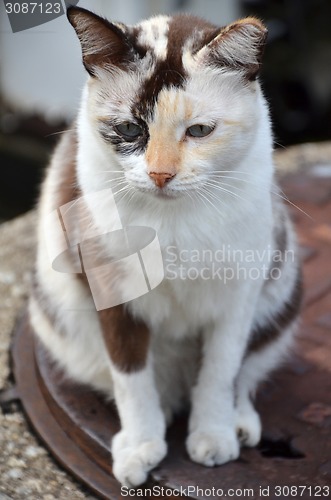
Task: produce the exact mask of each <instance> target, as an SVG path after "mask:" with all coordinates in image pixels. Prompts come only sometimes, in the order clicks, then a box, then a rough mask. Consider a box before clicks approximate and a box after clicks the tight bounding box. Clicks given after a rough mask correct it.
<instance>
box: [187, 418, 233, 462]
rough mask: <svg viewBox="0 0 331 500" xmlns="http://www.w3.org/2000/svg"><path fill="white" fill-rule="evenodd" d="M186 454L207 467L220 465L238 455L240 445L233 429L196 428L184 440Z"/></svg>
mask: <svg viewBox="0 0 331 500" xmlns="http://www.w3.org/2000/svg"><path fill="white" fill-rule="evenodd" d="M186 447H187V451H188V454H189V456H190V458H191V460H193V462H197V463H199V464H202V465H206V466H207V467H213V466H214V465H222V464H225V463H226V462H230V461H231V460H236V459H237V458H238V457H239V453H240V446H239V442H238V438H237V436H236V433H235V432H234V429H232V428H230V427H229V428H228V427H224V428H223V427H222V428H221V429H219V431H218V432H217V433H210V432H208V431H199V430H196V431H194V432H192V433H191V434H190V435H189V436H188V438H187V441H186Z"/></svg>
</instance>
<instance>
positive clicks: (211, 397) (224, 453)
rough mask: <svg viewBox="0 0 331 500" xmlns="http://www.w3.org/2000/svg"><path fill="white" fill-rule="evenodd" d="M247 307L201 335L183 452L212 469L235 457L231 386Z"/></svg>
mask: <svg viewBox="0 0 331 500" xmlns="http://www.w3.org/2000/svg"><path fill="white" fill-rule="evenodd" d="M250 309H252V308H251V307H243V308H241V311H239V310H238V309H237V310H231V307H229V308H228V311H227V312H226V313H225V314H224V315H223V317H222V321H219V322H216V323H215V324H214V325H213V326H212V327H210V328H209V329H208V330H207V331H205V332H204V338H203V360H202V365H201V369H200V373H199V376H198V381H197V384H196V386H195V387H194V389H193V391H192V409H191V415H190V420H189V435H188V438H187V443H186V445H187V451H188V453H189V456H190V458H191V459H192V460H193V461H194V462H198V463H201V464H203V465H206V466H209V467H212V466H214V465H221V464H224V463H226V462H229V461H230V460H235V459H236V458H238V456H239V453H240V444H239V440H238V437H237V433H236V414H235V401H234V397H235V395H234V384H235V379H236V377H237V375H238V373H239V370H240V366H241V362H242V358H243V355H244V352H245V348H246V344H247V337H248V334H249V329H250V322H251V321H250V320H251V316H252V310H250Z"/></svg>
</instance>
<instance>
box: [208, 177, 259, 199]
mask: <svg viewBox="0 0 331 500" xmlns="http://www.w3.org/2000/svg"><path fill="white" fill-rule="evenodd" d="M207 186H208V181H207V182H205V187H206V188H207ZM209 187H211V188H213V189H218V190H219V191H223V192H224V193H228V194H229V195H231V196H233V197H234V198H237V199H239V200H242V201H244V202H245V203H246V202H248V203H252V202H251V200H249V199H247V198H243V197H242V196H240V195H239V194H238V193H234V192H233V191H231V190H230V189H226V188H225V187H223V186H222V184H210V185H209ZM209 191H210V190H209ZM210 193H211V194H213V195H214V196H215V198H216V199H218V198H217V196H216V195H215V193H213V192H211V191H210Z"/></svg>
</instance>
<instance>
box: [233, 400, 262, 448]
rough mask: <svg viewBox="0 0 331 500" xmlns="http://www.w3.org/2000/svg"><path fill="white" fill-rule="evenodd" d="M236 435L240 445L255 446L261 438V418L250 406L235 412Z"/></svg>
mask: <svg viewBox="0 0 331 500" xmlns="http://www.w3.org/2000/svg"><path fill="white" fill-rule="evenodd" d="M236 428H237V435H238V439H239V441H240V444H241V445H242V446H249V447H253V446H256V445H257V444H258V443H259V441H260V439H261V432H262V426H261V420H260V417H259V414H258V413H257V412H256V411H255V410H254V409H253V408H252V409H249V410H247V411H245V412H240V411H238V413H237V422H236Z"/></svg>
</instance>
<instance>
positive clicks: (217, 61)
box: [198, 17, 268, 80]
mask: <svg viewBox="0 0 331 500" xmlns="http://www.w3.org/2000/svg"><path fill="white" fill-rule="evenodd" d="M267 33H268V32H267V28H266V27H265V26H264V25H263V24H262V22H261V21H259V20H258V19H256V18H255V17H247V18H245V19H240V20H239V21H236V22H234V23H232V24H230V25H229V26H226V27H225V28H222V30H221V31H220V32H219V34H218V35H217V36H216V37H215V38H214V39H213V40H211V41H210V42H209V43H208V44H207V45H206V46H205V47H203V48H202V49H201V50H200V52H199V53H198V55H199V56H200V57H201V58H202V59H203V60H204V61H205V62H207V63H211V64H213V65H216V66H229V67H231V68H234V69H239V70H241V71H242V72H243V73H244V74H245V76H246V77H247V78H248V79H249V80H254V79H255V78H256V76H257V74H258V72H259V69H260V65H261V59H262V55H263V51H264V46H265V42H266V38H267Z"/></svg>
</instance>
